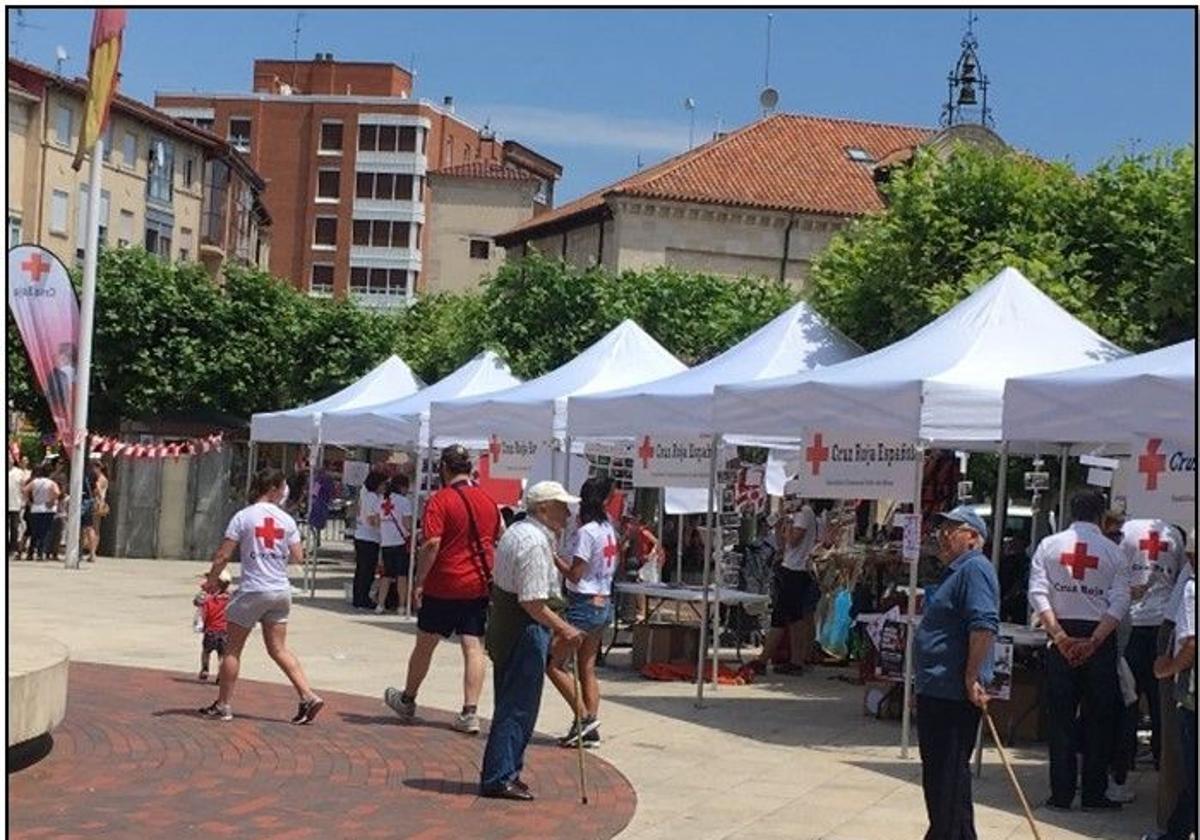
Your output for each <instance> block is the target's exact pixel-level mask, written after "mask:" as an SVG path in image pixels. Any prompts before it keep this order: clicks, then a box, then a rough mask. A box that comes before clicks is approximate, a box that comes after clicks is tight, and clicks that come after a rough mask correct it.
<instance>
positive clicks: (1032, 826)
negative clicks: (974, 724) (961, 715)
mask: <svg viewBox="0 0 1200 840" xmlns="http://www.w3.org/2000/svg"><path fill="white" fill-rule="evenodd" d="M983 719H984V720H986V721H987V725H988V729H989V730H991V733H992V740H993V741H995V742H996V749H997V751H999V753H1000V761H1001V762H1003V763H1004V769H1005V770H1007V771H1008V778H1009V780H1010V781H1011V782H1012V785H1013V790H1015V791H1016V792H1017V799H1019V800H1021V807H1022V808H1023V809H1024V810H1025V819H1027V820H1029V830H1030V831H1032V832H1033V836H1034V840H1042V835H1041V834H1040V833H1039V832H1038V827H1037V823H1035V822H1034V821H1033V812H1032V811H1031V810H1029V802H1028V801H1027V800H1026V799H1025V792H1024V791H1023V790H1021V783H1020V782H1018V781H1017V774H1016V773H1014V772H1013V769H1012V765H1011V764H1009V763H1008V753H1007V752H1005V750H1004V745H1003V744H1001V743H1000V735H999V734H997V732H996V724H995V723H993V722H992V716H991V714H989V713H988V710H987V706H984V707H983Z"/></svg>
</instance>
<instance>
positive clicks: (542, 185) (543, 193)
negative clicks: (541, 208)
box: [533, 178, 550, 204]
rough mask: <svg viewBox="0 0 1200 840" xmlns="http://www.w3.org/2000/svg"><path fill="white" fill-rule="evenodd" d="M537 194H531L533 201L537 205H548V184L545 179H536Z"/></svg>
mask: <svg viewBox="0 0 1200 840" xmlns="http://www.w3.org/2000/svg"><path fill="white" fill-rule="evenodd" d="M537 183H538V187H537V192H535V193H534V194H533V200H534V201H536V202H537V203H538V204H549V203H550V182H549V181H547V180H546V179H545V178H538V182H537Z"/></svg>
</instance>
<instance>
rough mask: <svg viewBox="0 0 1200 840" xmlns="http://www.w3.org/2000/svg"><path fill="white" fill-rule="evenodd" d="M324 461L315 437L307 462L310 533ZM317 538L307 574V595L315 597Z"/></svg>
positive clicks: (318, 439)
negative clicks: (314, 492)
mask: <svg viewBox="0 0 1200 840" xmlns="http://www.w3.org/2000/svg"><path fill="white" fill-rule="evenodd" d="M324 461H325V446H324V445H323V444H322V443H321V439H320V438H317V443H316V445H315V446H314V447H313V449H312V457H311V458H309V463H308V523H307V524H308V530H309V532H310V533H311V532H312V530H313V526H312V504H313V489H314V488H315V487H316V484H317V470H318V469H320V467H321V464H323V463H324ZM317 551H318V548H317V540H316V539H314V540H313V550H312V557H310V558H309V562H308V564H306V565H308V566H309V574H308V597H309V598H316V597H317Z"/></svg>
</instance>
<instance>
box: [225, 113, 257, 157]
mask: <svg viewBox="0 0 1200 840" xmlns="http://www.w3.org/2000/svg"><path fill="white" fill-rule="evenodd" d="M251 128H252V126H251V123H250V118H249V117H230V118H229V145H231V146H233V148H235V149H237V150H238V151H239V152H248V151H250V130H251Z"/></svg>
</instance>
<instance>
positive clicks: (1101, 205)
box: [811, 147, 1196, 351]
mask: <svg viewBox="0 0 1200 840" xmlns="http://www.w3.org/2000/svg"><path fill="white" fill-rule="evenodd" d="M1194 180H1195V158H1194V153H1193V150H1192V149H1191V148H1188V149H1183V150H1179V151H1177V152H1175V153H1172V154H1169V155H1168V154H1162V155H1152V156H1141V157H1125V158H1123V159H1121V160H1118V161H1114V162H1110V163H1107V164H1104V165H1102V166H1100V167H1098V168H1097V169H1096V170H1095V171H1094V172H1092V173H1090V174H1088V175H1086V176H1083V177H1080V176H1078V175H1076V174H1075V173H1074V172H1073V171H1072V170H1071V169H1070V167H1068V166H1066V165H1065V164H1058V163H1046V162H1044V161H1040V160H1037V159H1035V158H1032V157H1030V156H1028V155H1023V154H1019V153H1016V152H1010V153H1006V154H999V155H997V154H991V153H988V152H984V151H982V150H978V149H973V148H964V147H960V148H958V149H956V150H955V152H954V153H953V154H951V155H949V156H948V157H946V158H941V157H939V156H938V155H936V154H934V153H933V152H929V151H924V152H920V153H918V154H917V155H916V157H915V158H914V160H913V161H912V163H911V165H910V166H908V167H907V168H903V169H899V170H897V171H895V172H894V173H893V176H892V179H891V181H890V183H888V184H887V185H886V186H885V187H884V193H885V196H886V198H887V202H888V207H887V209H886V210H885V211H884V212H883V213H880V214H878V215H875V216H871V217H868V218H865V219H862V220H860V221H859V222H857V223H855V224H854V225H852V226H851V227H850V228H848V229H847V230H846V231H844V232H842V233H841V234H839V235H838V236H836V237H835V238H834V240H833V241H832V242H831V243H830V246H829V248H828V249H827V250H826V251H825V252H824V253H823V254H821V255H820V256H819V257H818V259H817V261H816V263H815V265H814V267H813V277H812V285H811V300H812V302H813V304H814V305H815V306H816V308H817V309H818V310H820V311H821V312H822V313H823V314H824V315H825V316H826V317H828V318H830V320H831V321H833V323H834V324H836V325H837V326H838V327H839V328H840V329H842V330H843V331H844V332H845V333H846V334H847V335H849V336H850V337H851V338H853V339H855V340H856V341H858V342H859V343H860V344H862V345H863V346H864V347H865V348H867V349H877V348H879V347H883V346H885V345H887V344H890V343H892V342H894V341H896V340H898V339H900V338H903V337H904V336H906V335H909V334H911V333H912V332H913V331H915V330H916V329H918V328H920V327H921V326H923V325H925V324H926V323H928V322H929V321H931V320H932V319H933V318H935V317H937V316H938V315H940V314H941V313H943V312H945V311H946V310H947V309H949V308H951V307H952V306H954V304H956V303H957V302H959V301H960V300H962V299H963V298H964V297H966V296H967V295H968V294H970V293H971V292H972V291H974V290H975V289H977V288H978V287H979V286H980V285H981V284H983V283H985V282H986V281H987V280H988V279H990V278H991V277H992V276H993V275H995V273H996V272H998V271H999V270H1000V269H1001V268H1003V267H1004V266H1006V265H1010V266H1013V267H1014V268H1017V269H1018V270H1020V271H1021V272H1022V273H1024V274H1025V275H1026V276H1027V277H1028V278H1029V279H1030V280H1031V281H1033V282H1034V283H1035V284H1037V285H1038V286H1039V287H1040V288H1041V289H1042V290H1043V291H1045V292H1046V293H1047V294H1049V295H1050V296H1051V297H1052V298H1054V299H1055V300H1056V301H1058V303H1059V304H1060V305H1062V306H1063V307H1064V308H1066V309H1067V310H1068V311H1069V312H1071V313H1072V314H1073V315H1075V316H1076V317H1078V318H1079V319H1080V320H1082V321H1084V322H1085V323H1087V324H1089V325H1090V326H1092V327H1093V328H1095V329H1097V330H1098V331H1099V332H1101V333H1102V334H1104V335H1105V336H1106V337H1108V338H1110V339H1112V340H1113V341H1115V342H1117V343H1118V344H1122V345H1123V346H1125V347H1127V348H1129V349H1131V350H1135V351H1136V350H1145V349H1150V348H1153V347H1157V346H1161V345H1162V344H1165V343H1168V342H1170V341H1177V340H1180V339H1182V338H1184V337H1187V336H1189V335H1193V334H1194V331H1195V327H1194V325H1195V313H1196V305H1195V301H1196V289H1195V254H1196V240H1195V215H1194V200H1195V184H1194Z"/></svg>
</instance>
